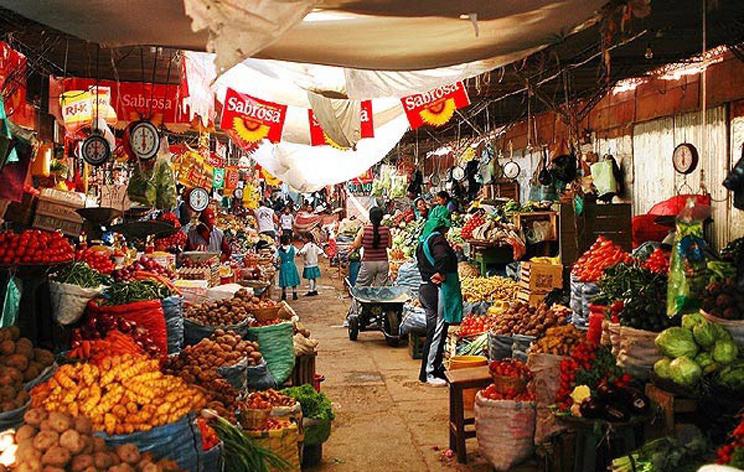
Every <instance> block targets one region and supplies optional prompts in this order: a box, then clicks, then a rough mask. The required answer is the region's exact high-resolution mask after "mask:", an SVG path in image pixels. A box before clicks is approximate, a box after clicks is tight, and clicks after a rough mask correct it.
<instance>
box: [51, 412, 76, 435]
mask: <svg viewBox="0 0 744 472" xmlns="http://www.w3.org/2000/svg"><path fill="white" fill-rule="evenodd" d="M49 422H50V423H51V426H52V428H53V429H54V430H55V431H57V432H58V433H64V432H65V431H67V430H68V429H70V428H71V427H72V418H71V417H69V416H67V415H65V414H64V413H57V412H53V413H49Z"/></svg>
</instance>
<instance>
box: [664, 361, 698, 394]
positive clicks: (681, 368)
mask: <svg viewBox="0 0 744 472" xmlns="http://www.w3.org/2000/svg"><path fill="white" fill-rule="evenodd" d="M669 374H670V376H671V379H672V380H673V381H674V383H677V384H679V385H683V386H686V387H692V386H694V385H695V384H696V383H698V381H699V380H700V378H701V377H702V376H703V371H702V369H700V366H699V365H697V364H696V363H695V361H693V360H692V359H690V358H689V357H687V356H682V357H678V358H677V359H674V360H673V361H672V362H670V363H669Z"/></svg>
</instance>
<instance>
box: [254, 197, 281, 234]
mask: <svg viewBox="0 0 744 472" xmlns="http://www.w3.org/2000/svg"><path fill="white" fill-rule="evenodd" d="M255 214H256V223H258V233H259V234H265V235H267V236H271V237H272V238H273V239H276V224H277V223H278V222H279V219H278V218H277V217H276V213H274V210H272V209H271V208H270V207H269V204H268V202H266V201H263V202H261V206H260V207H258V208H257V209H256V210H255Z"/></svg>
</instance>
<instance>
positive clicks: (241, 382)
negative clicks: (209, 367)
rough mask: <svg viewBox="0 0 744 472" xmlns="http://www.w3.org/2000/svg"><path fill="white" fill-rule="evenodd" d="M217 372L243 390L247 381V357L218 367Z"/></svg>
mask: <svg viewBox="0 0 744 472" xmlns="http://www.w3.org/2000/svg"><path fill="white" fill-rule="evenodd" d="M217 373H218V374H220V375H221V376H222V377H223V378H224V379H225V380H227V381H228V382H230V385H232V386H233V387H235V388H236V389H237V390H244V389H245V386H246V383H247V381H248V359H243V360H241V361H239V362H238V363H237V364H235V365H230V366H223V367H218V368H217Z"/></svg>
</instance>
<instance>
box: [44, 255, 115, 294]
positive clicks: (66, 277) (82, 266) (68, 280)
mask: <svg viewBox="0 0 744 472" xmlns="http://www.w3.org/2000/svg"><path fill="white" fill-rule="evenodd" d="M52 279H53V280H55V281H57V282H60V283H63V284H71V285H77V286H79V287H83V288H96V287H100V286H101V285H108V284H110V283H111V279H110V278H109V277H107V276H105V275H103V274H101V273H100V272H98V271H96V270H93V269H91V267H90V266H89V265H88V264H87V263H85V262H82V261H78V262H73V263H72V264H69V265H66V266H64V267H63V268H62V269H60V270H59V271H57V272H56V273H55V274H54V276H53V277H52Z"/></svg>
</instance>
